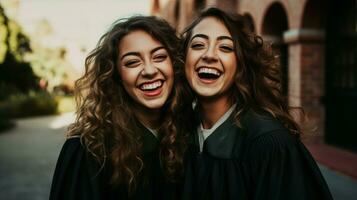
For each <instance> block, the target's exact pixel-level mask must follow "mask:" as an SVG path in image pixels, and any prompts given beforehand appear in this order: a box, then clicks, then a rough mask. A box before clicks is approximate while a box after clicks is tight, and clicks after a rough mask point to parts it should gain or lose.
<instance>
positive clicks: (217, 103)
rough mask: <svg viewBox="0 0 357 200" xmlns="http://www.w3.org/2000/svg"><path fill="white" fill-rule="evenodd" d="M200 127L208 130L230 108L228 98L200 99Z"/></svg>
mask: <svg viewBox="0 0 357 200" xmlns="http://www.w3.org/2000/svg"><path fill="white" fill-rule="evenodd" d="M200 106H201V119H202V126H203V128H205V129H210V128H212V126H213V125H214V124H215V123H216V122H217V121H218V120H219V118H221V117H222V116H223V115H224V113H226V112H227V111H228V110H229V108H230V107H231V106H232V104H231V103H230V101H229V99H228V97H221V98H218V99H200Z"/></svg>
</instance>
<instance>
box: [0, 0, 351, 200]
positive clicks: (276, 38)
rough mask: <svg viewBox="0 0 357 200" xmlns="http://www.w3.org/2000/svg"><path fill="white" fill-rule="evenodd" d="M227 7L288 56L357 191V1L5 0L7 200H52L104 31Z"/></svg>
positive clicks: (1, 95)
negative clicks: (80, 87) (78, 89)
mask: <svg viewBox="0 0 357 200" xmlns="http://www.w3.org/2000/svg"><path fill="white" fill-rule="evenodd" d="M211 6H215V7H219V8H222V9H223V10H226V11H229V12H235V13H239V14H242V15H244V16H245V18H246V20H247V22H248V23H249V27H250V28H251V30H252V31H254V32H256V33H257V34H258V35H261V36H262V37H263V38H264V40H265V41H266V42H269V43H271V44H272V45H273V48H274V50H275V51H276V52H277V53H279V55H280V57H279V58H280V62H281V67H282V71H283V90H284V93H285V94H286V95H287V96H288V101H289V105H291V106H302V107H303V108H304V109H305V112H306V114H307V115H308V117H309V124H312V126H313V127H315V131H314V132H313V133H311V134H309V135H308V136H306V137H305V138H303V139H304V143H305V144H306V146H307V147H308V149H309V150H310V152H311V153H312V155H313V156H314V158H315V159H316V160H317V161H318V163H319V166H320V168H321V170H322V172H323V175H324V176H325V178H326V180H327V182H328V184H329V187H330V189H331V191H332V193H333V196H334V198H335V199H337V200H349V199H351V200H352V199H355V198H356V196H357V128H356V121H357V117H356V115H357V12H356V11H357V0H344V1H338V0H131V1H120V0H0V199H10V200H11V199H21V200H23V199H48V195H49V189H50V184H51V179H52V175H53V171H54V167H55V163H56V160H57V158H58V154H59V151H60V149H61V146H62V144H63V142H64V138H65V132H66V128H67V126H68V124H70V123H71V122H73V120H74V110H75V103H74V98H73V87H74V81H75V80H76V79H77V78H79V76H80V75H81V74H82V73H83V70H84V59H85V57H86V56H87V55H88V53H89V52H90V51H91V50H92V49H93V48H94V47H95V45H96V43H97V41H98V40H99V38H100V36H101V35H102V34H103V33H105V32H106V30H107V29H108V28H109V27H110V25H111V24H112V23H113V22H114V21H115V20H116V19H119V18H122V17H127V16H131V15H134V14H143V15H156V16H159V17H162V18H164V19H166V20H167V21H168V22H169V23H170V24H171V25H172V26H174V27H175V28H176V29H177V31H178V33H180V31H182V30H183V28H184V27H185V26H186V25H187V24H189V23H190V22H191V20H192V19H194V17H195V16H196V15H197V13H198V12H199V11H200V10H202V9H204V8H207V7H211Z"/></svg>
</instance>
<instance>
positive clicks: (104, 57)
mask: <svg viewBox="0 0 357 200" xmlns="http://www.w3.org/2000/svg"><path fill="white" fill-rule="evenodd" d="M178 46H179V39H178V38H177V36H176V34H175V30H174V29H173V28H171V27H170V26H169V24H168V23H167V22H165V21H163V20H160V19H158V18H155V17H141V16H138V17H131V18H128V19H123V20H119V21H117V22H116V23H115V24H114V25H113V27H112V28H111V29H110V30H109V31H108V32H107V33H106V34H104V35H103V36H102V38H101V39H100V41H99V43H98V45H97V47H96V48H95V49H94V50H93V51H92V52H91V53H90V55H89V56H88V57H87V59H86V71H85V74H84V75H83V77H82V78H80V79H79V80H78V81H77V82H76V95H77V96H76V97H77V104H78V110H77V119H76V121H75V123H73V124H72V125H71V126H70V129H69V132H68V138H67V140H66V142H65V144H64V146H63V148H62V151H61V153H60V156H59V159H58V162H57V167H56V171H55V174H54V177H53V183H52V189H51V196H50V199H53V200H54V199H95V200H100V199H109V200H110V199H174V198H177V194H176V183H175V181H176V180H177V178H178V175H180V174H181V173H182V168H183V167H182V163H183V152H184V150H185V148H186V144H185V140H184V137H183V135H184V134H183V129H182V127H180V128H178V126H177V124H178V123H180V122H179V120H178V118H175V117H174V115H173V114H172V113H173V112H179V110H178V109H179V106H180V104H179V103H178V102H177V100H176V99H177V98H178V97H179V96H183V89H182V86H181V84H174V82H177V81H178V80H179V79H180V78H179V77H175V76H176V75H175V72H177V70H178V69H180V68H182V66H181V65H182V62H181V59H180V57H179V55H178V52H177V49H178ZM176 74H177V73H176Z"/></svg>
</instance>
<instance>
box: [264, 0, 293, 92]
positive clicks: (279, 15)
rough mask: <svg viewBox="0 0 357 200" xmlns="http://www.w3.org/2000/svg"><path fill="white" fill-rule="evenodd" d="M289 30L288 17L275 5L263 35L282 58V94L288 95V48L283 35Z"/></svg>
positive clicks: (265, 21) (282, 9)
mask: <svg viewBox="0 0 357 200" xmlns="http://www.w3.org/2000/svg"><path fill="white" fill-rule="evenodd" d="M287 29H288V21H287V15H286V12H285V10H284V8H283V6H282V5H281V4H280V3H273V4H272V5H271V6H270V7H269V9H268V11H267V12H266V14H265V16H264V20H263V28H262V35H263V38H264V40H265V41H270V42H272V46H273V50H274V51H275V52H276V53H277V54H278V55H279V56H280V67H281V71H282V92H283V94H284V95H286V96H287V95H288V48H287V45H286V44H285V43H284V40H283V33H284V32H285V31H286V30H287Z"/></svg>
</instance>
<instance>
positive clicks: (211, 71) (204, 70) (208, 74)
mask: <svg viewBox="0 0 357 200" xmlns="http://www.w3.org/2000/svg"><path fill="white" fill-rule="evenodd" d="M197 73H198V77H199V78H201V79H208V80H215V79H218V78H219V77H220V76H221V74H222V73H221V72H220V71H219V70H217V69H215V68H209V67H200V68H198V70H197Z"/></svg>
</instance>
